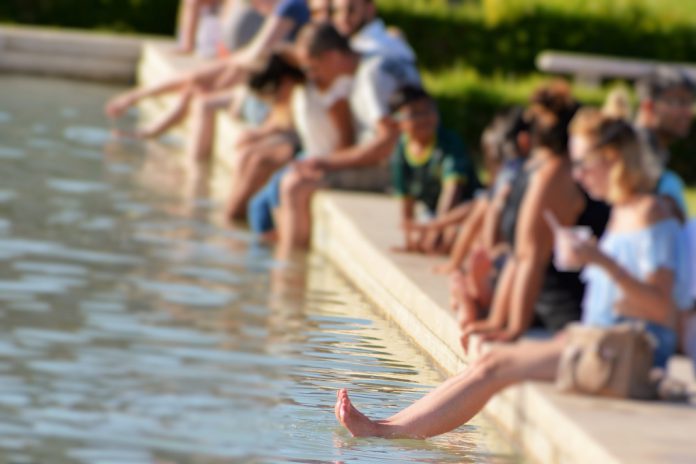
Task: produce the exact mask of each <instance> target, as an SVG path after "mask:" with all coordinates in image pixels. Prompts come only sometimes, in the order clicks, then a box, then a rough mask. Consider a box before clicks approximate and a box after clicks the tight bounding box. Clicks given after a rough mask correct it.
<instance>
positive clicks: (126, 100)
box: [104, 92, 135, 119]
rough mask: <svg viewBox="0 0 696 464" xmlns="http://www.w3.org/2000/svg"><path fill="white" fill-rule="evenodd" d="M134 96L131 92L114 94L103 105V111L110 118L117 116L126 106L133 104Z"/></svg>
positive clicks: (124, 110) (123, 111)
mask: <svg viewBox="0 0 696 464" xmlns="http://www.w3.org/2000/svg"><path fill="white" fill-rule="evenodd" d="M134 103H135V98H134V97H133V95H132V93H131V92H127V93H122V94H120V95H116V96H115V97H113V98H112V99H110V100H109V101H108V102H107V103H106V105H105V106H104V113H106V115H107V116H108V117H110V118H114V119H115V118H118V117H119V116H121V115H122V114H123V113H125V112H126V110H127V109H128V108H130V107H131V106H133V104H134Z"/></svg>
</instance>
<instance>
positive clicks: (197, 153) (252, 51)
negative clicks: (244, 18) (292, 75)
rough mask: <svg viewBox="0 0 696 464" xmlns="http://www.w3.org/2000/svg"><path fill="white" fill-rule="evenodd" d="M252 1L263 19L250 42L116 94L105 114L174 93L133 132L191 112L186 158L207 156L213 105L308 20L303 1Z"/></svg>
mask: <svg viewBox="0 0 696 464" xmlns="http://www.w3.org/2000/svg"><path fill="white" fill-rule="evenodd" d="M253 6H254V8H255V9H256V10H257V11H258V12H259V13H260V14H262V15H264V16H265V20H264V22H263V25H262V26H261V27H260V29H259V31H258V32H257V33H256V34H255V35H254V37H253V39H251V41H250V42H249V43H248V44H245V45H244V46H243V47H241V48H240V49H238V50H235V51H234V52H233V53H232V54H231V55H229V56H227V57H225V58H223V59H219V60H215V62H214V63H206V64H203V65H200V66H198V67H197V68H195V69H193V70H191V71H186V72H183V73H179V74H176V75H174V76H172V77H169V78H167V79H164V80H162V81H161V82H159V83H157V84H153V85H149V86H142V87H136V88H133V89H129V90H128V91H125V92H123V93H120V94H118V95H116V96H115V97H113V98H111V99H110V100H109V101H108V102H107V104H106V105H105V108H104V111H105V113H106V114H107V116H109V117H110V118H114V119H115V118H118V117H120V116H121V115H123V114H124V113H125V111H127V110H128V109H129V108H130V107H132V106H134V105H136V104H138V103H139V102H141V101H143V100H144V99H147V98H151V97H158V96H163V95H168V94H175V95H176V97H177V101H176V102H175V103H174V105H173V106H172V108H171V110H170V111H168V112H166V113H165V114H163V115H162V116H161V117H160V118H158V119H157V120H155V121H154V122H153V123H152V124H150V125H148V126H147V127H144V128H142V129H139V130H137V131H136V133H135V134H134V135H136V136H137V137H143V138H147V137H157V136H159V135H161V134H163V133H164V132H166V131H167V130H169V129H170V128H172V127H173V126H175V125H176V124H178V123H180V122H181V121H183V120H184V119H185V118H186V117H187V116H189V115H191V127H190V130H189V132H188V134H187V146H186V159H187V160H188V161H189V162H196V161H202V160H205V159H206V158H207V157H208V155H209V154H210V150H211V148H212V143H213V140H214V131H215V114H216V112H217V110H219V109H225V108H229V106H230V104H231V103H232V101H233V99H232V96H233V93H234V91H235V90H236V89H235V87H237V86H238V85H239V84H243V83H245V82H247V80H248V77H249V74H250V72H251V71H253V70H254V67H255V65H256V63H258V61H259V60H260V59H262V58H264V57H268V56H269V55H270V53H271V52H272V51H273V47H274V46H277V45H279V44H282V43H284V42H292V40H294V37H295V35H296V33H297V31H298V30H299V29H300V28H301V27H302V26H303V25H304V24H306V23H307V22H308V21H309V19H310V12H309V9H308V7H307V4H306V2H305V1H304V0H254V1H253ZM257 106H258V105H257ZM259 112H260V113H262V111H259ZM261 119H262V118H261Z"/></svg>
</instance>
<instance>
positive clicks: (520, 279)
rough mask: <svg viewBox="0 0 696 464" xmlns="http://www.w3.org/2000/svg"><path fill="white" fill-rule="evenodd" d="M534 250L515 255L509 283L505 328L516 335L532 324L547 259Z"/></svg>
mask: <svg viewBox="0 0 696 464" xmlns="http://www.w3.org/2000/svg"><path fill="white" fill-rule="evenodd" d="M540 255H541V253H538V252H536V251H534V250H530V253H529V254H526V255H523V256H519V255H518V256H515V258H514V259H515V262H516V271H517V272H516V273H515V276H514V279H513V282H512V284H511V294H510V308H509V317H508V324H507V330H508V332H509V333H510V334H511V335H513V336H515V337H517V336H519V335H521V334H522V333H524V332H525V331H526V330H527V329H529V327H530V326H531V325H532V320H533V319H534V306H535V304H536V301H537V299H538V298H539V294H540V293H541V287H542V285H543V280H544V274H545V271H546V267H547V266H548V259H543V257H542V256H540Z"/></svg>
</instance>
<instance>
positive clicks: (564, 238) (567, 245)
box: [544, 210, 592, 272]
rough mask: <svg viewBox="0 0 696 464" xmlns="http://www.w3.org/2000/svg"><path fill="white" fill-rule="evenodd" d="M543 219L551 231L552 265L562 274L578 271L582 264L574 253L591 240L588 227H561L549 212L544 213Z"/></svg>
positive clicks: (590, 230) (590, 231) (590, 232)
mask: <svg viewBox="0 0 696 464" xmlns="http://www.w3.org/2000/svg"><path fill="white" fill-rule="evenodd" d="M544 219H546V222H548V224H549V227H550V228H551V230H552V231H553V238H554V247H553V265H554V266H555V267H556V269H557V270H559V271H562V272H571V271H579V270H580V269H581V268H582V262H581V261H580V260H579V259H578V256H577V254H576V252H575V250H576V248H577V246H578V245H579V244H581V243H584V242H586V241H588V240H590V239H591V238H592V229H591V228H590V227H588V226H575V227H563V226H561V225H560V224H559V222H558V220H557V219H556V217H555V216H554V215H553V213H552V212H551V211H549V210H546V211H544Z"/></svg>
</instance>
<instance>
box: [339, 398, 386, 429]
mask: <svg viewBox="0 0 696 464" xmlns="http://www.w3.org/2000/svg"><path fill="white" fill-rule="evenodd" d="M334 412H335V414H336V419H338V421H339V422H340V423H341V425H343V426H344V427H345V428H346V429H348V431H349V432H350V434H351V435H353V436H354V437H374V436H378V435H379V434H378V433H377V428H378V426H377V424H375V423H374V422H372V421H371V420H370V419H368V418H367V417H366V416H365V415H364V414H363V413H361V412H360V411H358V410H357V409H356V408H355V406H353V404H352V403H351V402H350V398H348V391H347V390H346V389H345V388H342V389H340V390H339V391H338V393H337V394H336V407H335V408H334Z"/></svg>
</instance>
